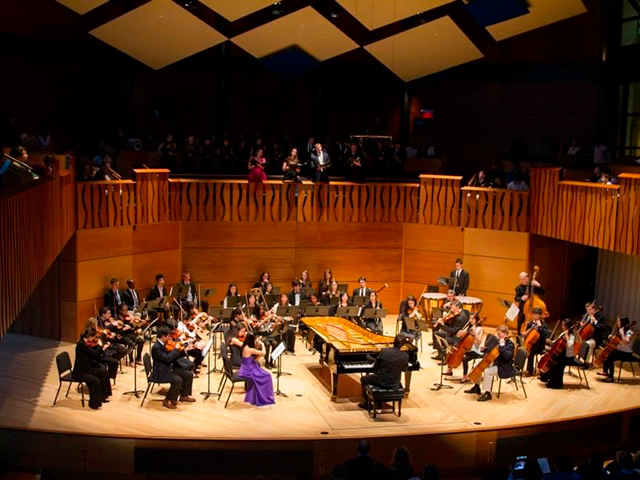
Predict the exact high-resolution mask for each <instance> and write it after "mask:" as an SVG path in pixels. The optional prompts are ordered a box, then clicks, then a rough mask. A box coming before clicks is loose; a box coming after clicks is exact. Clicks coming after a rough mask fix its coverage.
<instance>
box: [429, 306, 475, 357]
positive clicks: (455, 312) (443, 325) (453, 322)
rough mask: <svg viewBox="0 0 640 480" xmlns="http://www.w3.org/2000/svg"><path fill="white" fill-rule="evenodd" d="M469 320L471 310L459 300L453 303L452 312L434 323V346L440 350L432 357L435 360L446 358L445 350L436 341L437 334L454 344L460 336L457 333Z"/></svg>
mask: <svg viewBox="0 0 640 480" xmlns="http://www.w3.org/2000/svg"><path fill="white" fill-rule="evenodd" d="M468 322H469V312H468V311H467V310H464V309H463V308H462V303H460V302H459V301H457V300H456V301H454V302H453V304H452V305H451V312H449V313H448V314H447V315H445V316H444V317H442V318H441V319H439V320H438V321H436V323H435V324H434V325H433V330H434V338H433V340H434V342H433V347H434V348H435V349H437V350H438V355H437V356H436V357H432V359H433V360H441V361H444V360H445V352H444V350H443V349H442V348H441V347H440V344H439V342H437V341H436V338H435V336H436V335H437V336H439V337H442V338H444V339H445V340H446V341H447V342H448V343H449V345H454V344H455V343H456V339H457V338H458V337H457V336H456V335H457V334H458V332H459V331H460V330H462V328H463V327H464V326H465V325H466V324H467V323H468Z"/></svg>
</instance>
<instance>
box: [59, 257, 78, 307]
mask: <svg viewBox="0 0 640 480" xmlns="http://www.w3.org/2000/svg"><path fill="white" fill-rule="evenodd" d="M76 265H77V264H76V262H69V261H66V260H61V261H60V300H65V301H67V302H75V301H76V291H77V289H78V283H77V272H76Z"/></svg>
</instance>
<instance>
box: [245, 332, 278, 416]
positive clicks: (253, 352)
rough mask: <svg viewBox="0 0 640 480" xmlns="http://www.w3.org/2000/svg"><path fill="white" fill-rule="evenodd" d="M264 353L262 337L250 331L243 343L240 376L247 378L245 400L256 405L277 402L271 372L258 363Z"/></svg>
mask: <svg viewBox="0 0 640 480" xmlns="http://www.w3.org/2000/svg"><path fill="white" fill-rule="evenodd" d="M264 355H265V350H264V345H263V344H262V342H261V341H260V338H259V337H256V336H254V335H253V334H252V333H248V334H247V336H246V338H245V340H244V342H243V344H242V360H241V366H240V369H239V370H238V376H239V377H242V378H245V379H246V380H247V382H246V386H247V392H246V393H245V396H244V401H245V402H247V403H250V404H251V405H255V406H256V407H261V406H263V405H271V404H274V403H276V401H275V398H274V392H273V380H272V378H271V374H270V373H269V372H266V371H264V370H263V369H262V368H260V364H259V363H258V360H259V358H260V357H262V356H264Z"/></svg>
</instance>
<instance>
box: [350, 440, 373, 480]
mask: <svg viewBox="0 0 640 480" xmlns="http://www.w3.org/2000/svg"><path fill="white" fill-rule="evenodd" d="M370 450H371V445H370V444H369V442H368V441H367V440H360V441H359V442H358V455H357V456H356V457H355V458H350V459H349V460H346V461H345V462H344V464H343V465H344V469H345V470H346V471H347V480H369V479H370V478H371V466H372V465H373V464H374V463H375V462H376V461H375V460H374V459H373V458H371V457H370V456H369V451H370Z"/></svg>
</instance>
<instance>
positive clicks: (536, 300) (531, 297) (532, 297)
mask: <svg viewBox="0 0 640 480" xmlns="http://www.w3.org/2000/svg"><path fill="white" fill-rule="evenodd" d="M538 273H540V267H539V266H538V265H535V266H534V267H533V274H532V275H531V278H530V279H529V285H527V296H528V298H527V300H526V301H525V302H524V305H523V306H522V313H524V316H525V321H524V322H522V328H521V331H520V333H521V334H524V328H525V326H526V324H527V323H528V322H530V321H531V311H532V310H533V309H534V308H536V307H538V308H539V309H540V310H542V315H545V314H546V313H547V304H546V303H544V301H543V300H542V299H541V298H540V295H538V294H536V293H535V291H536V287H534V285H533V281H534V280H536V277H537V276H538Z"/></svg>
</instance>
